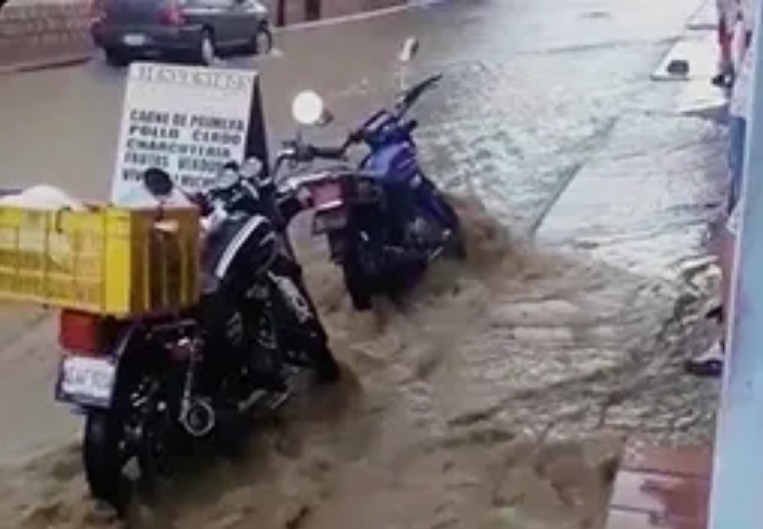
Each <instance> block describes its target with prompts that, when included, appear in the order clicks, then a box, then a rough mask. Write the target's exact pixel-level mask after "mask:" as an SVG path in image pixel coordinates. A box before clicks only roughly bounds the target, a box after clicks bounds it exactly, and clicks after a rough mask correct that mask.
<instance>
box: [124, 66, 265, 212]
mask: <svg viewBox="0 0 763 529" xmlns="http://www.w3.org/2000/svg"><path fill="white" fill-rule="evenodd" d="M256 77H257V73H256V72H254V71H242V70H227V69H216V68H202V67H190V66H175V65H164V64H155V63H145V62H137V63H133V64H132V65H131V67H130V71H129V74H128V77H127V89H126V92H125V99H124V107H123V110H122V122H121V130H120V135H119V146H118V148H117V159H116V164H115V169H114V176H113V179H112V184H111V201H112V202H113V203H114V204H117V205H119V204H120V203H121V202H124V201H126V197H128V196H130V195H131V194H132V193H140V192H141V191H142V189H141V176H142V174H143V171H145V170H146V169H148V168H149V167H157V168H160V169H164V170H165V171H167V172H168V173H169V174H171V175H172V177H173V178H174V179H175V181H176V182H177V183H178V184H179V185H180V186H181V187H182V188H183V189H186V190H188V191H198V190H201V189H204V188H205V187H207V186H208V185H209V184H210V182H211V181H212V180H213V179H214V178H215V177H216V176H217V174H218V172H219V170H220V168H221V166H222V165H223V164H225V163H226V162H228V161H231V160H234V161H236V162H239V163H241V162H242V161H243V159H244V155H245V147H246V138H247V131H248V129H249V115H250V108H251V105H252V94H253V87H254V83H255V82H256Z"/></svg>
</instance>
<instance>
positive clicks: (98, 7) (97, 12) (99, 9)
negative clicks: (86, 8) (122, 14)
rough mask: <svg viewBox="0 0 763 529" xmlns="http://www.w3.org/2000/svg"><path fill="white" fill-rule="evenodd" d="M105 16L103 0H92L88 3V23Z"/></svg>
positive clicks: (98, 20)
mask: <svg viewBox="0 0 763 529" xmlns="http://www.w3.org/2000/svg"><path fill="white" fill-rule="evenodd" d="M105 18H106V6H105V2H104V0H93V3H92V4H90V23H91V24H94V23H96V22H100V21H101V20H103V19H105Z"/></svg>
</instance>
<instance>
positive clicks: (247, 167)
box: [241, 156, 263, 180]
mask: <svg viewBox="0 0 763 529" xmlns="http://www.w3.org/2000/svg"><path fill="white" fill-rule="evenodd" d="M262 167H263V166H262V162H261V161H260V160H259V158H257V157H255V156H252V157H249V158H247V159H246V160H244V163H243V164H241V177H242V178H244V179H246V180H253V179H254V178H256V177H257V176H259V175H260V173H261V172H262Z"/></svg>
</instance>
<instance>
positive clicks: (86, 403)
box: [55, 323, 140, 415]
mask: <svg viewBox="0 0 763 529" xmlns="http://www.w3.org/2000/svg"><path fill="white" fill-rule="evenodd" d="M137 330H138V326H137V324H135V323H132V324H129V325H128V326H127V327H126V328H125V329H124V330H122V332H121V333H120V335H119V337H118V338H117V340H116V341H115V343H114V345H113V346H112V348H111V350H110V351H109V353H108V354H107V355H106V357H107V358H108V360H109V361H110V362H111V364H112V365H113V366H114V375H113V380H112V389H111V396H110V398H108V399H97V400H93V399H87V398H81V397H73V396H71V395H67V394H65V393H64V391H63V389H62V383H63V380H62V379H63V370H61V371H60V372H59V376H58V379H57V381H56V389H55V397H56V400H57V401H59V402H63V403H66V404H69V405H70V406H71V407H72V411H73V412H74V413H76V414H85V415H86V414H87V413H88V412H89V411H91V410H106V409H110V408H111V407H112V404H113V400H114V395H115V394H116V393H117V387H118V385H119V381H120V380H121V379H122V372H123V360H124V359H125V357H126V354H127V352H129V351H130V350H131V349H132V347H134V346H135V344H136V342H137V340H138V338H139V336H140V333H138V332H137Z"/></svg>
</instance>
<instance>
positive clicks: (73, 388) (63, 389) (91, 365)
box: [58, 356, 116, 407]
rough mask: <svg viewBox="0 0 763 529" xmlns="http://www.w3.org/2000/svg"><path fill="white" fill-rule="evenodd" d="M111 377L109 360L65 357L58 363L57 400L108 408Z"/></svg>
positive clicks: (114, 372)
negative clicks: (59, 364)
mask: <svg viewBox="0 0 763 529" xmlns="http://www.w3.org/2000/svg"><path fill="white" fill-rule="evenodd" d="M115 380H116V367H115V366H114V364H113V363H112V362H111V361H110V360H109V359H106V358H86V357H80V356H66V357H64V358H63V360H62V361H61V366H60V373H59V382H58V400H61V401H64V402H69V403H73V404H81V405H85V406H96V407H108V406H109V404H110V403H111V393H112V391H113V389H114V382H115Z"/></svg>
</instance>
